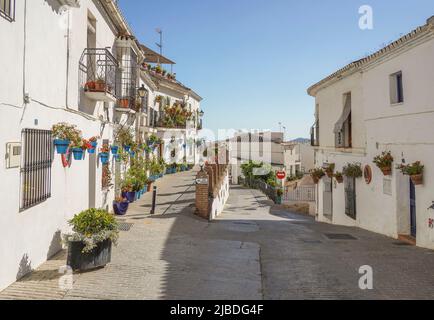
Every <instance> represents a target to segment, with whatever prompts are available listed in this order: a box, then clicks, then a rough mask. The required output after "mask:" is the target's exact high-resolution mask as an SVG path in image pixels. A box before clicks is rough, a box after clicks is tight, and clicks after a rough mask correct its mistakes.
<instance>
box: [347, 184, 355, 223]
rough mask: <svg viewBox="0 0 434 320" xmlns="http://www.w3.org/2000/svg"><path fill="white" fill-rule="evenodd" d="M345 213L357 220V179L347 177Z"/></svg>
mask: <svg viewBox="0 0 434 320" xmlns="http://www.w3.org/2000/svg"><path fill="white" fill-rule="evenodd" d="M345 214H346V215H347V216H348V217H350V218H352V219H354V220H356V218H357V210H356V179H355V178H352V177H345Z"/></svg>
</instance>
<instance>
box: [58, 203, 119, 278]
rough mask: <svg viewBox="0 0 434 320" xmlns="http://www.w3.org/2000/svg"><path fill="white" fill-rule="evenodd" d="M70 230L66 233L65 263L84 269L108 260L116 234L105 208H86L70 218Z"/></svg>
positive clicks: (102, 264)
mask: <svg viewBox="0 0 434 320" xmlns="http://www.w3.org/2000/svg"><path fill="white" fill-rule="evenodd" d="M69 224H70V226H72V230H73V232H74V233H73V234H72V235H66V236H65V240H66V242H67V243H68V258H67V265H68V266H70V267H71V268H72V269H73V270H74V271H76V270H80V271H86V270H91V269H95V268H100V267H104V266H106V265H107V264H108V263H110V262H111V249H112V244H116V243H117V240H118V237H119V230H118V224H117V222H116V219H115V218H114V216H113V215H111V214H109V213H108V212H107V211H106V210H99V209H88V210H86V211H83V212H81V213H80V214H78V215H76V216H75V217H74V218H73V219H72V220H70V221H69Z"/></svg>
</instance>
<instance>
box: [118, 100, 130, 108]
mask: <svg viewBox="0 0 434 320" xmlns="http://www.w3.org/2000/svg"><path fill="white" fill-rule="evenodd" d="M119 104H120V106H121V108H128V107H129V106H130V100H129V99H121V100H119Z"/></svg>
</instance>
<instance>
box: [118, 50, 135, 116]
mask: <svg viewBox="0 0 434 320" xmlns="http://www.w3.org/2000/svg"><path fill="white" fill-rule="evenodd" d="M117 57H118V61H119V72H118V73H117V74H116V83H117V85H116V95H117V98H118V102H117V107H118V108H128V109H132V110H138V108H140V107H139V106H138V105H139V104H140V100H139V99H140V98H139V97H138V94H137V88H138V85H137V83H138V72H139V70H140V68H139V65H138V64H137V55H136V53H135V52H134V50H133V49H132V48H131V47H118V49H117Z"/></svg>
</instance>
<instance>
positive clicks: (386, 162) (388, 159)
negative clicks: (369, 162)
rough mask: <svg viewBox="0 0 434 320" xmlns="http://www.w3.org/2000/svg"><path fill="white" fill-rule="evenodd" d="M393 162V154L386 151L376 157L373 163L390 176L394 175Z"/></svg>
mask: <svg viewBox="0 0 434 320" xmlns="http://www.w3.org/2000/svg"><path fill="white" fill-rule="evenodd" d="M393 161H394V159H393V157H392V153H391V152H390V151H385V152H383V153H382V154H381V155H378V156H376V157H375V158H374V161H373V162H374V163H375V164H376V165H377V167H378V168H380V170H381V171H382V172H383V174H384V175H385V176H390V175H391V174H392V164H393Z"/></svg>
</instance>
